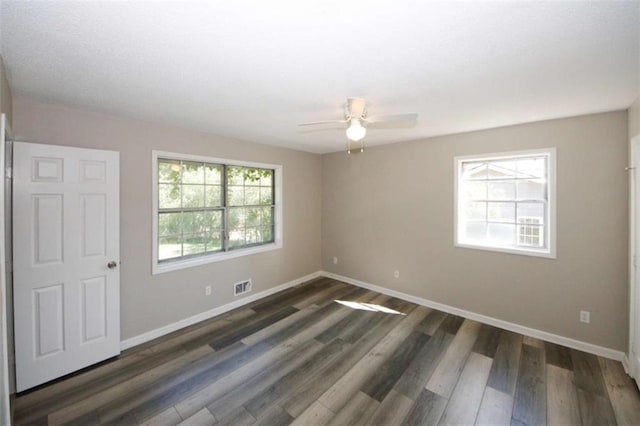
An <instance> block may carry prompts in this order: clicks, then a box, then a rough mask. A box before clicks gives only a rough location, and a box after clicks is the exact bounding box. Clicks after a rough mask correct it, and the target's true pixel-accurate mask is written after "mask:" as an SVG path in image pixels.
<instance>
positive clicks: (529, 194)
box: [455, 149, 555, 257]
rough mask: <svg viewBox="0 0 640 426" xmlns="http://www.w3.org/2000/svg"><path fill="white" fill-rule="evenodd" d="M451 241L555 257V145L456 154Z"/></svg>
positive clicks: (461, 244) (511, 251)
mask: <svg viewBox="0 0 640 426" xmlns="http://www.w3.org/2000/svg"><path fill="white" fill-rule="evenodd" d="M455 170H456V174H455V180H456V197H455V204H456V205H455V214H456V226H455V244H456V246H460V247H470V248H479V249H485V250H494V251H503V252H508V253H517V254H527V255H533V256H542V257H555V251H554V250H555V248H554V244H555V232H554V230H555V149H544V150H536V151H521V152H514V153H500V154H489V155H483V156H473V157H471V156H469V157H456V159H455Z"/></svg>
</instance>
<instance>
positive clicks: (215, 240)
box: [205, 231, 222, 252]
mask: <svg viewBox="0 0 640 426" xmlns="http://www.w3.org/2000/svg"><path fill="white" fill-rule="evenodd" d="M205 243H206V245H207V246H206V251H207V252H212V251H220V250H222V233H221V232H220V231H215V232H210V233H209V234H208V236H207V238H206V240H205Z"/></svg>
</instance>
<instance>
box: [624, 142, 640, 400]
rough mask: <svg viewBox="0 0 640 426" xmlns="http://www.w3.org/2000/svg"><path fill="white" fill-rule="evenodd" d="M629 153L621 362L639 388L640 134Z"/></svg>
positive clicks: (630, 143)
mask: <svg viewBox="0 0 640 426" xmlns="http://www.w3.org/2000/svg"><path fill="white" fill-rule="evenodd" d="M629 154H630V155H629V157H630V160H631V164H630V165H629V167H628V168H627V170H628V171H629V347H628V353H627V354H626V356H625V359H624V360H623V364H624V367H625V369H626V370H627V373H628V374H629V375H630V376H631V377H633V378H635V379H636V384H637V385H638V387H639V388H640V377H639V376H640V371H637V368H636V365H635V361H634V358H633V357H634V347H635V345H636V340H637V339H638V337H637V335H638V334H639V332H638V330H637V328H638V327H639V326H640V324H638V321H636V319H637V318H640V306H638V303H637V300H636V299H637V298H638V292H639V291H640V290H639V289H638V287H639V285H638V282H637V280H640V274H636V268H637V266H636V265H638V264H640V262H639V260H640V259H638V258H639V257H640V256H639V254H638V253H637V250H638V249H639V248H640V247H638V244H636V234H640V223H638V221H636V214H638V213H640V206H638V205H637V203H640V200H639V199H637V197H636V186H637V185H636V179H638V180H640V135H638V136H635V137H634V138H632V139H631V140H630V141H629ZM638 237H640V235H638ZM639 239H640V238H639Z"/></svg>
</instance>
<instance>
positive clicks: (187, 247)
mask: <svg viewBox="0 0 640 426" xmlns="http://www.w3.org/2000/svg"><path fill="white" fill-rule="evenodd" d="M205 240H206V234H192V235H185V236H184V240H183V243H182V250H183V254H182V255H183V256H188V255H190V254H198V253H204V245H205Z"/></svg>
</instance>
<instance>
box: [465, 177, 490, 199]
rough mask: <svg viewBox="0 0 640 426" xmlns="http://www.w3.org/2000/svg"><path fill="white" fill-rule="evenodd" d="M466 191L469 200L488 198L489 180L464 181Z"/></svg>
mask: <svg viewBox="0 0 640 426" xmlns="http://www.w3.org/2000/svg"><path fill="white" fill-rule="evenodd" d="M464 192H465V196H466V197H467V200H486V199H487V182H486V181H469V182H465V183H464Z"/></svg>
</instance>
